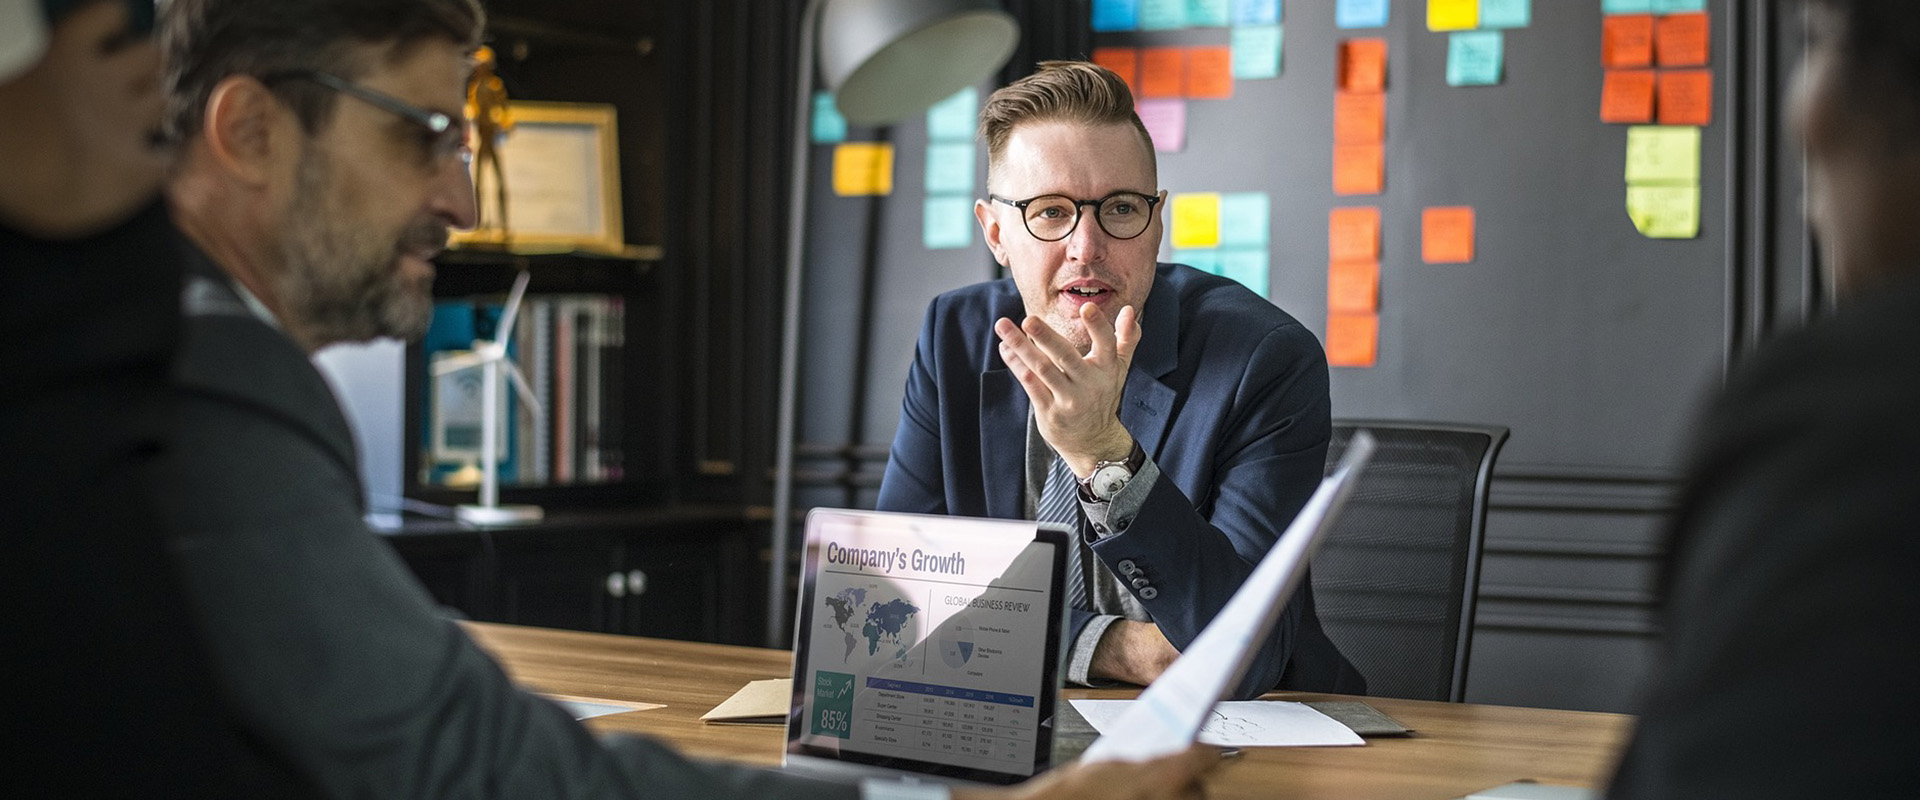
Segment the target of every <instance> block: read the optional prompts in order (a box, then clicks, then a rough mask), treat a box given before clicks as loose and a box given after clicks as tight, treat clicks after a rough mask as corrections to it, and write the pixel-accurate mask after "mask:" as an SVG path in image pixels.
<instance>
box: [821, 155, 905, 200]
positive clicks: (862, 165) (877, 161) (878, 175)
mask: <svg viewBox="0 0 1920 800" xmlns="http://www.w3.org/2000/svg"><path fill="white" fill-rule="evenodd" d="M833 193H834V194H837V195H841V196H843V197H847V196H854V195H875V194H893V145H891V144H888V143H886V142H842V143H841V144H839V145H837V146H835V147H834V148H833Z"/></svg>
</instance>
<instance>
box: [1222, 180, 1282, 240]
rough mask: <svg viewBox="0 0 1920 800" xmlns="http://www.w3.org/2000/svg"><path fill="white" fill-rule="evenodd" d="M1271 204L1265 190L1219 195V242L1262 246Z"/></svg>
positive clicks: (1266, 237)
mask: <svg viewBox="0 0 1920 800" xmlns="http://www.w3.org/2000/svg"><path fill="white" fill-rule="evenodd" d="M1272 218H1273V204H1272V201H1271V200H1269V199H1268V197H1267V193H1266V192H1227V193H1225V194H1222V195H1220V246H1221V247H1259V248H1263V249H1264V248H1265V247H1266V246H1267V241H1268V235H1269V234H1268V231H1269V230H1270V229H1271V222H1270V220H1271V219H1272Z"/></svg>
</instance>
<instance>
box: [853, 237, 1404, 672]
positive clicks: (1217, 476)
mask: <svg viewBox="0 0 1920 800" xmlns="http://www.w3.org/2000/svg"><path fill="white" fill-rule="evenodd" d="M1143 305H1144V307H1143V308H1142V309H1141V315H1140V323H1141V340H1140V345H1139V347H1138V348H1137V349H1136V350H1135V351H1134V356H1133V367H1132V370H1131V371H1130V372H1129V373H1128V375H1127V385H1126V394H1125V397H1124V399H1123V400H1122V402H1121V407H1120V421H1121V422H1122V423H1124V424H1125V425H1126V427H1127V430H1128V431H1129V432H1131V433H1132V434H1133V437H1134V439H1136V440H1138V441H1139V442H1140V445H1141V447H1143V448H1145V449H1146V451H1147V454H1148V455H1149V456H1150V457H1151V458H1152V459H1153V461H1154V463H1155V464H1157V465H1158V466H1159V468H1160V473H1161V474H1160V480H1159V481H1158V482H1157V483H1155V484H1154V486H1153V489H1152V491H1151V492H1150V493H1149V494H1148V496H1147V499H1146V501H1145V502H1144V503H1143V505H1142V506H1141V509H1140V513H1139V516H1137V517H1135V518H1134V519H1133V520H1132V522H1131V524H1128V525H1126V528H1125V530H1124V531H1123V532H1120V533H1118V534H1116V535H1113V536H1109V537H1107V538H1105V539H1103V540H1101V541H1099V542H1097V543H1095V544H1094V545H1093V549H1094V552H1095V553H1097V554H1098V555H1099V557H1100V560H1101V561H1102V562H1104V563H1105V564H1106V565H1107V567H1108V568H1110V569H1116V571H1117V568H1116V567H1115V565H1116V564H1118V563H1119V562H1121V561H1132V562H1133V564H1134V565H1135V566H1136V567H1138V568H1139V569H1140V570H1141V574H1143V575H1144V576H1145V577H1146V578H1147V580H1148V581H1149V585H1151V586H1153V587H1155V588H1157V590H1158V594H1157V596H1156V597H1155V598H1153V599H1150V600H1149V599H1141V603H1142V604H1143V605H1145V606H1146V608H1147V610H1148V611H1149V612H1150V613H1151V614H1152V615H1153V618H1154V621H1155V622H1156V623H1158V624H1159V626H1160V630H1161V631H1162V632H1163V633H1165V634H1166V636H1167V638H1168V639H1169V640H1171V641H1172V642H1173V645H1174V646H1175V647H1178V648H1182V649H1184V648H1185V647H1186V646H1187V645H1188V644H1189V643H1191V642H1192V641H1193V639H1194V637H1195V636H1198V635H1199V634H1200V630H1201V629H1202V628H1204V627H1206V625H1207V623H1208V622H1210V621H1212V619H1213V617H1214V615H1215V614H1217V613H1218V612H1219V611H1220V608H1221V607H1222V606H1224V605H1225V604H1226V602H1227V599H1228V598H1229V597H1231V596H1232V595H1233V592H1234V591H1235V590H1237V589H1238V588H1239V587H1240V584H1241V583H1242V582H1243V581H1245V580H1246V578H1247V575H1248V574H1250V573H1251V572H1252V571H1253V567H1254V565H1255V564H1257V563H1259V561H1260V559H1261V558H1263V557H1264V556H1265V555H1266V553H1267V551H1268V550H1269V549H1270V548H1272V546H1273V543H1274V541H1275V540H1277V539H1278V538H1279V536H1280V533H1281V532H1282V531H1284V530H1285V529H1286V527H1287V525H1288V524H1289V523H1291V522H1292V521H1293V518H1294V515H1295V514H1297V513H1299V510H1300V507H1301V506H1303V505H1305V504H1306V501H1307V497H1308V496H1310V495H1312V494H1313V490H1314V488H1315V487H1317V486H1318V485H1319V483H1320V478H1321V475H1322V474H1323V471H1324V468H1325V461H1326V454H1327V441H1328V439H1329V438H1331V436H1332V421H1331V418H1330V416H1329V412H1328V408H1329V402H1328V399H1327V362H1326V356H1325V354H1324V353H1323V352H1322V351H1321V349H1320V343H1319V341H1317V340H1316V339H1314V336H1313V334H1312V333H1311V332H1309V331H1308V330H1307V329H1306V328H1304V327H1302V326H1301V325H1300V323H1299V322H1297V321H1295V320H1294V319H1293V317H1291V316H1289V315H1288V314H1287V313H1286V312H1284V311H1281V310H1280V309H1278V308H1275V307H1274V306H1273V304H1271V303H1269V302H1267V301H1266V300H1263V299H1261V298H1260V297H1259V296H1257V295H1255V294H1253V293H1252V292H1249V291H1247V290H1246V288H1245V287H1242V286H1241V285H1240V284H1238V283H1234V282H1232V281H1229V280H1226V279H1224V278H1219V277H1215V276H1212V275H1208V274H1206V273H1203V272H1200V271H1199V270H1196V269H1193V268H1191V267H1186V266H1181V265H1175V264H1161V265H1159V266H1158V267H1157V268H1156V271H1155V275H1154V282H1153V289H1152V290H1151V291H1150V292H1149V293H1148V296H1147V300H1146V302H1145V303H1144V304H1143ZM1025 316H1026V310H1025V307H1024V306H1023V305H1022V303H1021V299H1020V293H1019V290H1018V289H1017V288H1015V286H1014V283H1013V281H1012V280H1000V281H994V282H991V283H984V284H979V285H975V286H970V287H967V288H964V289H959V290H956V291H953V292H948V293H946V294H943V295H941V296H939V297H937V298H935V299H934V301H933V303H932V305H931V306H929V307H928V309H927V320H926V325H925V327H923V328H922V329H921V332H920V342H919V344H918V346H917V347H916V349H915V351H914V359H913V366H912V368H911V369H910V370H909V371H908V373H907V389H906V399H905V401H904V402H903V403H902V406H901V410H900V427H899V430H898V432H897V433H896V434H895V436H894V440H893V451H892V453H891V457H890V459H889V461H888V462H887V471H886V476H885V478H884V479H883V480H882V482H881V485H880V500H879V507H880V508H881V509H884V510H891V511H912V512H921V513H931V514H957V515H962V516H973V517H1000V518H1006V519H1019V518H1021V517H1023V516H1025V508H1024V505H1023V493H1024V491H1025V488H1024V487H1025V484H1024V476H1025V469H1026V432H1027V416H1028V408H1029V404H1028V401H1027V394H1026V390H1025V389H1023V388H1021V386H1020V382H1019V381H1018V380H1016V379H1015V378H1014V377H1013V373H1012V372H1011V371H1009V370H1008V369H1007V366H1006V364H1005V363H1004V362H1002V361H1001V360H1000V355H999V349H998V347H997V346H996V345H997V344H998V338H997V337H996V336H995V334H994V333H993V322H994V320H996V319H999V318H1000V317H1008V318H1011V319H1015V320H1018V319H1021V318H1023V317H1025ZM1115 522H1116V523H1119V522H1120V521H1117V520H1116V521H1115ZM1083 533H1085V531H1083ZM1135 596H1136V597H1138V596H1139V595H1138V592H1137V591H1136V594H1135ZM1090 616H1091V615H1090V614H1089V613H1087V612H1084V611H1076V612H1075V614H1074V615H1073V626H1072V628H1071V630H1069V631H1068V636H1069V637H1072V636H1076V635H1078V633H1079V631H1080V628H1081V627H1082V626H1084V625H1085V624H1086V621H1087V619H1088V618H1089V617H1090ZM1365 685H1366V684H1365V681H1364V680H1362V679H1361V677H1360V675H1359V673H1358V672H1356V671H1355V670H1354V669H1353V667H1352V665H1350V664H1349V663H1347V660H1346V658H1345V657H1343V656H1341V655H1340V652H1339V651H1338V650H1337V649H1335V648H1334V646H1333V642H1332V641H1330V640H1329V639H1327V636H1326V634H1325V633H1324V632H1323V631H1322V630H1321V628H1320V622H1319V618H1318V616H1316V615H1315V614H1314V611H1313V591H1312V587H1311V586H1310V585H1308V584H1305V583H1303V584H1302V585H1301V587H1300V589H1299V591H1297V592H1296V593H1295V594H1294V597H1293V599H1292V600H1291V601H1290V602H1289V603H1288V604H1287V607H1286V611H1285V613H1284V614H1282V615H1281V618H1280V622H1279V624H1278V625H1276V626H1275V628H1274V631H1273V635H1272V636H1271V637H1270V638H1269V639H1268V640H1267V641H1266V642H1265V644H1263V645H1262V646H1261V648H1260V650H1259V652H1258V654H1257V655H1256V656H1255V659H1254V662H1253V665H1252V667H1251V668H1250V669H1249V671H1248V674H1247V677H1246V679H1245V680H1244V681H1243V682H1242V683H1241V684H1240V685H1239V686H1238V687H1236V689H1235V691H1234V695H1235V696H1236V697H1252V696H1255V695H1258V694H1260V693H1262V692H1265V691H1268V690H1270V689H1273V688H1276V687H1279V688H1287V689H1300V690H1309V691H1335V692H1355V693H1358V692H1364V691H1365Z"/></svg>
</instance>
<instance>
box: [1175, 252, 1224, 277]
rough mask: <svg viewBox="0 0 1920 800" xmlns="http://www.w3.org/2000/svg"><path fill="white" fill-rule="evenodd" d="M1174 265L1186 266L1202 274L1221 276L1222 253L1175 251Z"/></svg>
mask: <svg viewBox="0 0 1920 800" xmlns="http://www.w3.org/2000/svg"><path fill="white" fill-rule="evenodd" d="M1173 263H1175V264H1185V265H1187V266H1189V267H1193V268H1194V269H1197V270H1200V271H1201V272H1211V273H1213V274H1215V275H1218V274H1220V251H1218V250H1178V249H1176V250H1174V251H1173Z"/></svg>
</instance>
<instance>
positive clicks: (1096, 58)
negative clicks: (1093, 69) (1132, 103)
mask: <svg viewBox="0 0 1920 800" xmlns="http://www.w3.org/2000/svg"><path fill="white" fill-rule="evenodd" d="M1093 63H1095V64H1099V65H1100V66H1103V67H1106V68H1107V69H1110V70H1113V72H1114V74H1115V75H1119V76H1120V80H1123V81H1126V82H1127V89H1128V90H1129V91H1131V92H1133V93H1134V95H1136V96H1137V95H1139V94H1140V51H1138V50H1135V49H1133V48H1131V47H1096V48H1093Z"/></svg>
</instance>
